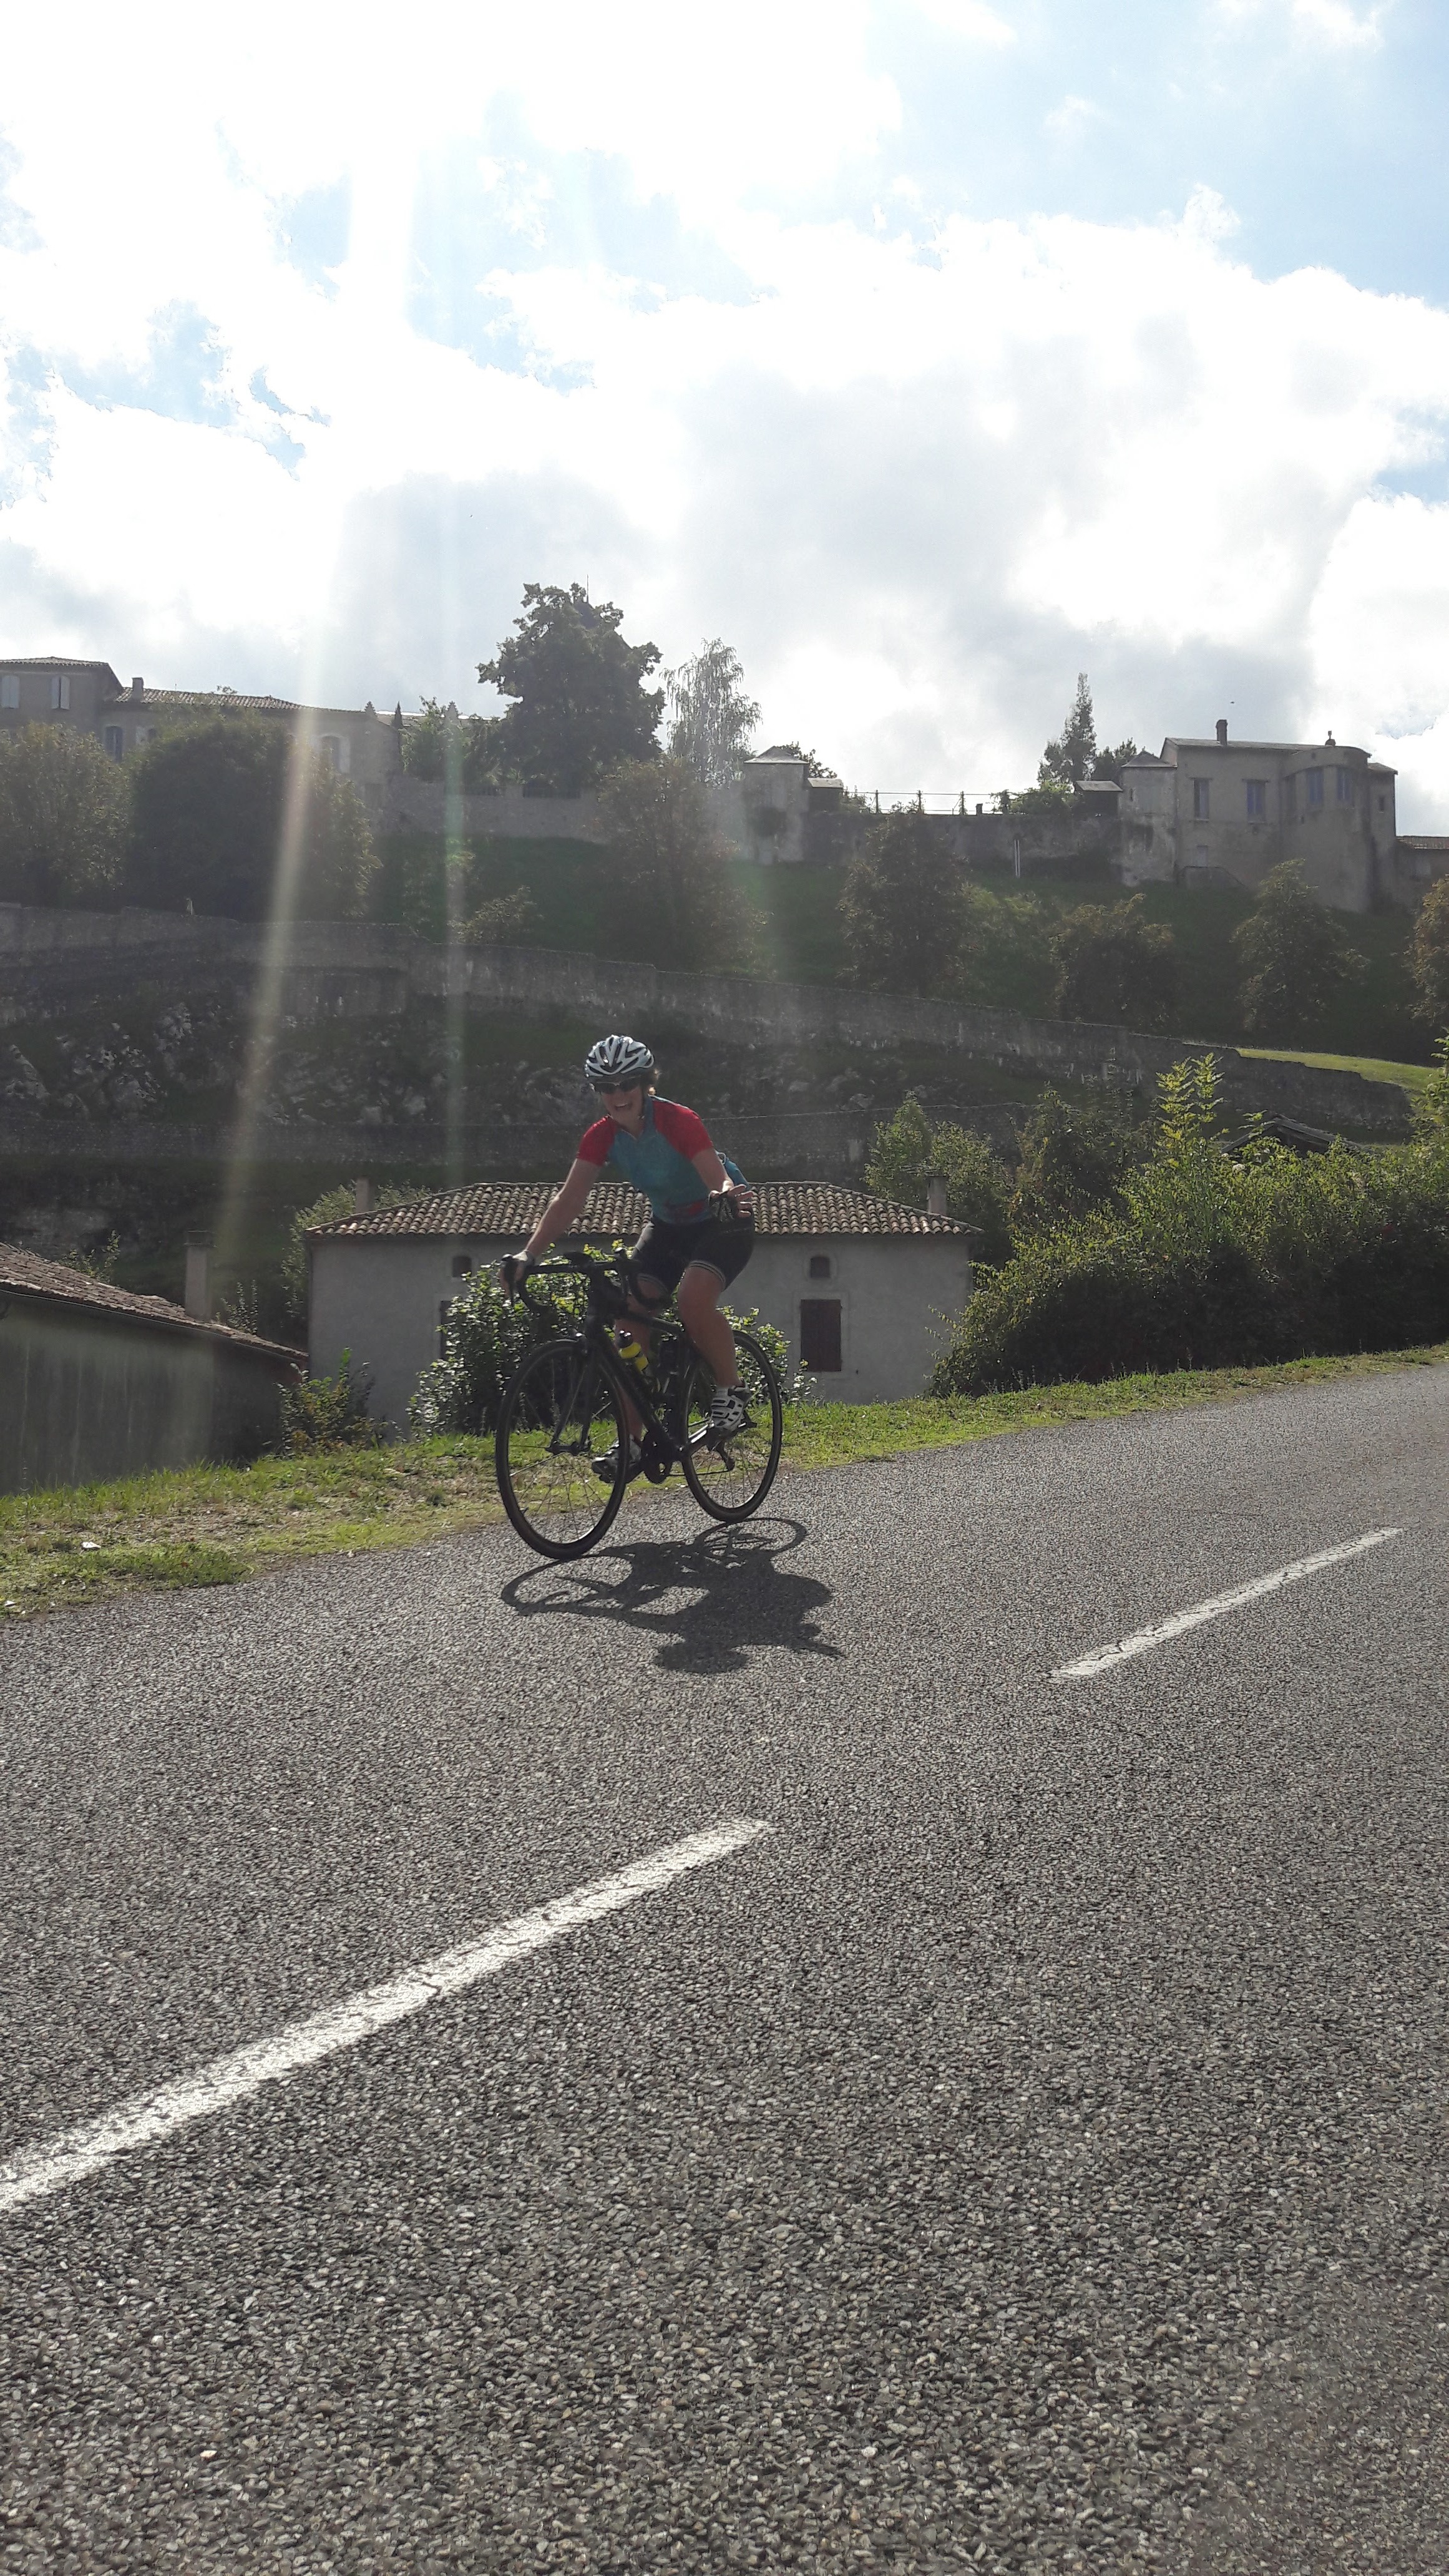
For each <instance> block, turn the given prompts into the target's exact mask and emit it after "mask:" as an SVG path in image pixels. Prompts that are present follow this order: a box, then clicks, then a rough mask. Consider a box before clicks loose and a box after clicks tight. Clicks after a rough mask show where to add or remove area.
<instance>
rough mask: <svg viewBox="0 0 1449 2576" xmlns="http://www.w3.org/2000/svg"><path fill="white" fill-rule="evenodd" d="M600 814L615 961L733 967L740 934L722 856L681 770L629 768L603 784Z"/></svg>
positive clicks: (696, 791)
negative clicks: (615, 930) (617, 943)
mask: <svg viewBox="0 0 1449 2576" xmlns="http://www.w3.org/2000/svg"><path fill="white" fill-rule="evenodd" d="M601 807H602V813H603V820H604V828H605V831H606V832H607V834H608V841H609V858H608V862H607V868H608V881H609V904H610V911H611V915H612V917H613V918H615V919H616V920H617V922H618V925H619V929H620V931H621V934H622V935H623V941H624V954H625V955H626V956H630V957H646V958H649V959H651V960H652V961H653V963H654V964H655V965H658V966H673V967H680V968H695V969H707V968H710V967H714V968H718V967H720V966H721V965H725V964H728V963H730V962H731V961H732V960H734V959H736V958H737V957H738V956H739V955H740V954H741V953H742V950H743V948H744V946H745V944H746V930H745V924H744V918H743V915H742V914H741V912H740V910H739V908H738V906H737V904H736V902H735V899H734V895H733V892H732V889H731V886H730V880H729V878H728V877H727V876H726V874H725V861H726V860H727V858H728V857H729V851H728V849H727V847H726V845H725V843H724V842H723V841H722V840H721V839H720V837H719V834H718V833H717V832H716V831H715V829H714V827H713V825H712V824H711V822H710V820H709V816H708V813H707V811H706V808H705V801H704V790H703V789H702V787H701V786H700V783H699V780H698V779H697V778H696V776H695V774H694V771H693V770H692V769H691V768H690V767H689V766H688V764H687V763H686V762H684V761H682V760H636V761H630V762H628V763H626V764H625V766H624V767H622V768H620V769H616V770H615V771H614V773H613V775H612V776H611V777H610V779H609V780H608V782H607V783H606V785H605V787H604V790H603V795H602V798H601Z"/></svg>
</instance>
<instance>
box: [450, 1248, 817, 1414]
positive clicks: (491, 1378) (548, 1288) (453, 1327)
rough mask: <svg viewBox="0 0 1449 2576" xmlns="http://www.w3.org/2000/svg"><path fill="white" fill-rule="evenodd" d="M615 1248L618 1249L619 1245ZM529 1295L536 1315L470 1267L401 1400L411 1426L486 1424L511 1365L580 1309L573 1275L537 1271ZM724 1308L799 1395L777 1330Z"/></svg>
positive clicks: (802, 1381) (487, 1274) (799, 1379)
mask: <svg viewBox="0 0 1449 2576" xmlns="http://www.w3.org/2000/svg"><path fill="white" fill-rule="evenodd" d="M614 1248H615V1250H616V1251H622V1250H623V1249H624V1247H623V1245H622V1244H616V1245H615V1247H614ZM529 1294H530V1296H532V1297H533V1298H534V1300H535V1301H536V1303H537V1305H538V1308H539V1310H540V1311H539V1312H538V1313H536V1314H535V1313H534V1312H532V1311H531V1309H530V1308H529V1307H528V1306H526V1305H525V1304H524V1301H523V1299H522V1298H521V1297H520V1298H518V1299H517V1300H516V1301H515V1302H514V1303H513V1304H512V1305H510V1304H509V1301H508V1299H507V1298H506V1297H505V1296H504V1294H503V1290H502V1288H501V1287H500V1286H499V1283H498V1279H497V1276H496V1274H495V1272H493V1271H491V1270H478V1271H475V1272H474V1274H473V1277H472V1278H471V1279H470V1280H469V1282H468V1285H467V1287H466V1288H465V1289H464V1290H463V1292H462V1294H461V1296H459V1297H455V1298H454V1300H453V1303H452V1305H451V1306H450V1308H449V1310H448V1315H447V1320H446V1322H445V1323H444V1324H443V1327H442V1337H443V1351H442V1357H441V1358H440V1359H436V1360H434V1362H433V1364H432V1366H431V1368H427V1369H424V1371H423V1374H422V1376H421V1377H420V1378H419V1380H418V1384H417V1392H416V1393H415V1395H414V1396H413V1399H412V1402H411V1404H410V1405H409V1406H408V1418H409V1420H410V1421H411V1423H412V1427H413V1429H414V1431H417V1432H424V1433H426V1432H434V1431H471V1432H489V1431H492V1429H493V1428H494V1425H495V1424H496V1422H497V1420H498V1407H499V1404H500V1402H501V1400H502V1397H503V1395H504V1392H505V1390H506V1388H507V1386H508V1383H509V1380H510V1379H511V1378H512V1376H513V1374H514V1371H515V1370H516V1369H517V1368H519V1367H520V1366H521V1365H522V1362H523V1361H524V1360H525V1359H526V1358H527V1356H528V1353H529V1352H530V1351H531V1350H536V1349H537V1347H538V1345H539V1343H540V1342H549V1341H552V1340H553V1338H554V1335H555V1334H556V1333H570V1332H573V1331H574V1330H575V1329H576V1327H577V1325H578V1322H579V1319H580V1317H581V1316H582V1314H583V1311H584V1299H585V1294H586V1291H585V1285H584V1282H583V1280H582V1279H579V1278H570V1277H568V1276H566V1275H564V1274H562V1273H561V1274H560V1275H559V1276H558V1277H557V1278H554V1279H542V1278H536V1279H535V1280H534V1281H533V1283H532V1285H531V1287H530V1290H529ZM666 1311H668V1310H666ZM723 1312H724V1313H725V1314H726V1315H728V1316H729V1320H730V1322H731V1324H740V1325H743V1326H744V1328H745V1330H746V1331H747V1332H751V1333H753V1334H754V1335H755V1337H756V1339H757V1340H758V1341H761V1342H763V1344H764V1346H765V1349H766V1350H767V1351H768V1353H769V1355H770V1358H771V1360H772V1362H773V1363H774V1368H775V1373H776V1375H777V1377H778V1378H779V1380H780V1389H781V1393H782V1394H783V1395H784V1397H785V1401H786V1402H787V1403H798V1402H800V1401H801V1400H802V1399H803V1397H804V1395H805V1394H806V1392H807V1389H808V1386H809V1380H808V1378H807V1377H806V1375H805V1373H804V1371H803V1370H802V1371H800V1372H799V1373H798V1374H797V1375H796V1376H795V1377H794V1378H793V1379H792V1378H791V1377H790V1374H789V1366H790V1354H789V1351H788V1349H787V1347H786V1343H785V1337H784V1335H783V1333H780V1332H777V1331H776V1329H775V1327H774V1325H773V1324H766V1323H763V1322H762V1321H761V1319H760V1316H759V1315H758V1313H756V1312H753V1311H752V1312H750V1313H748V1314H744V1315H736V1314H734V1313H732V1312H731V1310H730V1308H729V1307H728V1306H726V1307H725V1308H724V1309H723Z"/></svg>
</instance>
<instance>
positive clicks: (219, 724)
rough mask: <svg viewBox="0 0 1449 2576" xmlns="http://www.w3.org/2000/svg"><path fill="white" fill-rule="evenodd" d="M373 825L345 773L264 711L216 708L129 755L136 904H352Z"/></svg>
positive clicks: (322, 915) (292, 912)
mask: <svg viewBox="0 0 1449 2576" xmlns="http://www.w3.org/2000/svg"><path fill="white" fill-rule="evenodd" d="M374 864H375V862H374V859H373V850H372V835H371V834H370V832H369V831H368V828H367V820H366V817H365V815H364V814H363V811H362V807H361V805H360V804H359V803H358V801H357V797H356V796H355V794H354V793H353V790H352V786H351V783H350V781H349V780H347V779H345V778H339V777H338V776H337V774H336V772H335V771H334V770H332V769H331V768H329V766H328V764H327V762H326V761H325V760H322V759H320V758H319V757H318V756H317V755H316V754H315V753H313V752H310V751H308V750H306V749H305V748H304V747H303V746H302V745H300V744H296V743H294V742H293V739H292V736H291V734H290V732H289V731H288V729H287V727H286V726H284V725H279V724H272V723H268V722H267V721H266V719H265V718H263V717H246V716H217V717H215V718H213V719H211V720H210V721H209V722H207V723H204V724H197V725H191V726H188V727H187V728H186V729H185V730H184V731H182V732H179V733H173V734H167V735H163V736H161V737H160V738H159V739H158V740H156V741H154V742H149V743H147V745H146V747H145V749H144V751H140V752H137V753H136V754H135V755H134V759H133V762H132V765H131V823H130V841H129V848H128V850H127V854H126V865H125V876H124V884H125V892H126V896H127V899H128V900H129V901H130V902H132V903H140V904H155V905H158V906H160V907H162V908H163V909H166V908H174V907H175V906H177V905H179V904H182V903H185V902H186V901H187V900H188V899H189V900H190V901H191V903H192V904H194V906H195V908H196V910H197V911H198V912H210V913H224V914H226V915H228V916H229V917H231V918H232V919H234V920H238V921H261V920H265V919H266V918H267V916H268V915H269V914H270V913H271V912H272V911H273V910H274V909H276V908H278V907H279V906H280V907H282V908H283V909H285V911H286V913H287V915H288V917H289V918H291V919H294V920H321V921H329V920H338V919H345V918H347V917H349V916H351V915H353V914H356V913H360V912H361V911H362V909H363V905H364V902H365V899H366V895H367V889H368V884H369V881H370V879H371V876H372V872H373V867H374Z"/></svg>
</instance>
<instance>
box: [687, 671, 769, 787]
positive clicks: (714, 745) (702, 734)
mask: <svg viewBox="0 0 1449 2576" xmlns="http://www.w3.org/2000/svg"><path fill="white" fill-rule="evenodd" d="M744 676H745V674H744V669H743V666H742V664H741V662H740V657H739V655H738V653H736V652H735V650H734V647H733V646H732V645H729V644H724V643H722V642H721V641H720V638H719V637H718V636H717V635H715V636H712V637H711V639H710V641H709V642H708V643H707V644H702V645H701V646H700V649H699V651H698V652H697V653H696V654H695V655H694V656H693V658H692V660H690V661H688V662H681V663H680V665H679V668H678V669H677V670H675V671H666V672H665V674H664V687H665V695H666V702H667V705H668V708H669V718H670V724H669V751H670V757H671V759H674V760H687V761H688V763H689V766H690V768H691V769H692V770H693V771H694V774H695V776H696V778H697V779H698V780H699V782H700V784H701V786H703V787H727V786H728V785H729V783H730V781H731V779H734V778H738V776H739V774H740V770H741V768H742V767H743V765H744V763H745V762H746V761H747V760H748V759H749V756H750V736H751V734H752V733H753V731H754V729H755V726H756V725H757V724H758V723H759V721H760V710H759V708H758V706H757V705H756V703H755V701H754V699H753V698H747V697H746V696H745V694H744V690H743V688H742V686H741V682H742V681H743V679H744Z"/></svg>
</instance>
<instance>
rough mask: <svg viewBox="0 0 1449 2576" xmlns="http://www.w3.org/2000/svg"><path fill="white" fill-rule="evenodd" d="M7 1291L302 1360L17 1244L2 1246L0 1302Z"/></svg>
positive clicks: (233, 1327) (165, 1299)
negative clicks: (47, 1258) (205, 1335)
mask: <svg viewBox="0 0 1449 2576" xmlns="http://www.w3.org/2000/svg"><path fill="white" fill-rule="evenodd" d="M7 1291H9V1292H11V1293H12V1294H16V1293H18V1294H20V1295H23V1296H27V1297H44V1298H47V1299H51V1300H53V1301H54V1302H55V1303H56V1304H57V1305H63V1306H90V1307H95V1308H97V1309H99V1310H101V1311H103V1312H105V1313H106V1314H111V1315H121V1316H126V1317H129V1318H131V1319H132V1320H134V1321H135V1322H137V1323H146V1324H165V1325H169V1326H172V1327H174V1328H177V1329H180V1330H182V1331H185V1332H188V1333H206V1334H209V1335H211V1336H212V1337H213V1338H219V1339H221V1340H223V1341H228V1342H237V1343H239V1344H240V1345H241V1346H242V1348H243V1349H246V1350H252V1351H274V1352H278V1353H280V1355H281V1356H282V1357H283V1358H284V1359H300V1358H301V1357H302V1353H301V1352H300V1351H294V1350H292V1349H291V1348H290V1347H289V1346H288V1345H287V1344H285V1343H283V1342H269V1341H266V1340H264V1339H263V1337H262V1336H261V1335H260V1334H259V1333H244V1332H241V1331H239V1330H238V1328H237V1326H236V1325H235V1324H222V1323H215V1322H203V1320H202V1318H201V1317H200V1316H199V1315H188V1314H187V1312H186V1309H185V1307H184V1306H173V1305H172V1303H171V1301H170V1299H169V1298H168V1297H139V1296H137V1295H136V1294H135V1293H134V1292H133V1291H132V1290H131V1289H129V1288H116V1287H114V1286H113V1285H112V1283H111V1281H110V1280H109V1279H95V1278H92V1276H91V1274H90V1272H89V1271H88V1270H72V1269H71V1268H70V1267H69V1265H68V1264H67V1263H65V1262H63V1261H45V1260H43V1259H42V1258H41V1256H40V1254H39V1253H38V1252H24V1251H22V1250H21V1248H20V1246H19V1244H18V1243H0V1298H3V1297H4V1295H5V1294H6V1292H7Z"/></svg>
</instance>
